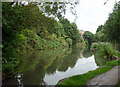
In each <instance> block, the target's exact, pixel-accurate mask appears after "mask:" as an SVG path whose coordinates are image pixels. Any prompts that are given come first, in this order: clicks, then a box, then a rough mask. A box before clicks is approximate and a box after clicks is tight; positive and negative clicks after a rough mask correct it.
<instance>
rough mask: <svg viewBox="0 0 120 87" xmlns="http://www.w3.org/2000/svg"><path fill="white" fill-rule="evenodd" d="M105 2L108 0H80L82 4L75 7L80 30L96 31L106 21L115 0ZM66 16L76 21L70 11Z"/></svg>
mask: <svg viewBox="0 0 120 87" xmlns="http://www.w3.org/2000/svg"><path fill="white" fill-rule="evenodd" d="M117 1H120V0H117ZM104 2H106V0H80V4H79V5H78V6H77V7H76V8H75V9H76V11H77V15H78V18H77V21H76V24H77V26H78V28H79V29H80V30H85V31H91V32H92V33H95V32H96V30H97V27H98V26H99V25H101V24H104V23H105V21H106V20H107V19H108V16H109V13H111V12H112V9H113V7H114V3H115V0H109V1H108V2H107V3H106V5H104ZM66 18H68V19H69V20H70V21H71V22H73V21H74V16H73V15H72V14H71V13H70V12H69V11H67V13H66Z"/></svg>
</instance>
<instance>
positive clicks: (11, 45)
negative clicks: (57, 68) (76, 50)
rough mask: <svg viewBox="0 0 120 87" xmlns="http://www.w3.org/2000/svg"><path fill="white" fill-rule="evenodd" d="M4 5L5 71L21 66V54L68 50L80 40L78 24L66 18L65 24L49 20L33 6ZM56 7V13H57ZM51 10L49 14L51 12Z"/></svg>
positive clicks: (4, 3) (50, 18)
mask: <svg viewBox="0 0 120 87" xmlns="http://www.w3.org/2000/svg"><path fill="white" fill-rule="evenodd" d="M2 4H3V6H2V9H3V10H2V14H3V19H2V22H3V34H2V35H3V70H4V71H9V72H11V71H12V70H13V69H15V68H16V67H17V66H18V64H19V63H20V60H21V57H20V55H22V54H23V53H25V52H29V51H34V50H36V49H39V50H45V49H56V48H57V47H59V46H62V47H69V46H71V45H72V44H73V43H74V44H76V43H77V42H80V40H81V37H80V35H79V32H78V30H77V27H76V25H75V23H70V22H69V21H68V20H67V19H66V21H64V23H62V22H61V21H56V20H55V18H52V17H47V16H46V15H45V14H43V13H42V11H40V10H39V8H38V6H36V5H33V4H32V3H30V4H29V5H27V6H20V5H16V6H11V3H9V2H3V3H2ZM56 5H57V4H56ZM56 7H57V6H56ZM56 7H55V9H54V11H53V12H55V11H57V10H56V9H57V8H56ZM48 8H49V7H46V9H47V10H48V12H49V10H51V9H48ZM69 27H70V28H69Z"/></svg>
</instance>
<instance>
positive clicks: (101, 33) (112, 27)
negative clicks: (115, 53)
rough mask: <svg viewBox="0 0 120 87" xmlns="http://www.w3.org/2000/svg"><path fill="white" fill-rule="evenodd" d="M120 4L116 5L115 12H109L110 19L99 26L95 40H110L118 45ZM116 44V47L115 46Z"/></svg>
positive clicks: (119, 38) (119, 40)
mask: <svg viewBox="0 0 120 87" xmlns="http://www.w3.org/2000/svg"><path fill="white" fill-rule="evenodd" d="M119 15H120V4H119V3H116V4H115V5H114V9H113V12H112V13H110V14H109V18H108V20H107V21H106V22H105V24H104V25H101V26H99V27H98V29H97V31H96V34H95V40H96V41H97V42H98V41H100V42H110V43H112V44H114V45H115V46H116V48H117V47H118V44H119V43H120V33H119V32H120V16H119ZM115 46H114V47H115Z"/></svg>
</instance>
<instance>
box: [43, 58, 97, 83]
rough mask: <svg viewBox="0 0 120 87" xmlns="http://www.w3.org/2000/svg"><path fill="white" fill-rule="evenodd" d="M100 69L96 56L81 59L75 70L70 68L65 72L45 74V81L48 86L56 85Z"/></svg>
mask: <svg viewBox="0 0 120 87" xmlns="http://www.w3.org/2000/svg"><path fill="white" fill-rule="evenodd" d="M96 68H98V66H97V65H96V63H95V60H94V56H92V57H89V58H80V59H78V60H77V62H76V65H75V66H74V67H73V68H70V67H69V68H68V69H67V70H66V71H65V72H60V71H58V70H57V71H56V72H55V73H54V74H52V75H49V74H45V77H44V81H45V82H46V83H47V84H48V85H55V84H57V82H58V81H59V80H61V79H63V78H66V77H69V76H73V75H78V74H83V73H86V72H88V71H91V70H94V69H96Z"/></svg>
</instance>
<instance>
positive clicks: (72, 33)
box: [60, 19, 82, 44]
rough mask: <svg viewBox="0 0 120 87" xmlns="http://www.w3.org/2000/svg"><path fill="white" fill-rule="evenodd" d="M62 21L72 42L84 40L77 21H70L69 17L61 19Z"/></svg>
mask: <svg viewBox="0 0 120 87" xmlns="http://www.w3.org/2000/svg"><path fill="white" fill-rule="evenodd" d="M60 23H61V24H62V25H63V31H65V33H66V35H67V36H68V37H69V38H71V39H72V41H73V43H72V44H76V43H79V42H80V41H82V38H81V36H80V34H79V31H78V29H77V26H76V24H75V23H70V22H69V21H68V20H67V19H61V20H60Z"/></svg>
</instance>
